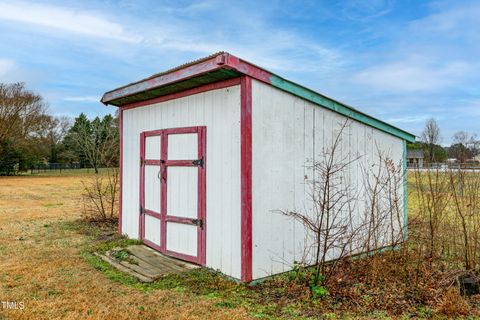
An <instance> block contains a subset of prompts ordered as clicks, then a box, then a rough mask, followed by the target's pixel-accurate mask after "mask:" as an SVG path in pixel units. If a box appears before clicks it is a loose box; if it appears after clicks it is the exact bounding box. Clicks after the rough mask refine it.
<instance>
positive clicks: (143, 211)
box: [140, 206, 145, 215]
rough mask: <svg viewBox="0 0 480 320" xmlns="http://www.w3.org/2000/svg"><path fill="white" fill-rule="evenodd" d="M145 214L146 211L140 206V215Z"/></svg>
mask: <svg viewBox="0 0 480 320" xmlns="http://www.w3.org/2000/svg"><path fill="white" fill-rule="evenodd" d="M144 213H145V210H144V209H143V207H142V206H140V215H142V214H144Z"/></svg>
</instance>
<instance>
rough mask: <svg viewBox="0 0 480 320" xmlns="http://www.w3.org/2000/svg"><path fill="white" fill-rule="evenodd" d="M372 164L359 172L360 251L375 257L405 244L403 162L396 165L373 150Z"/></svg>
mask: <svg viewBox="0 0 480 320" xmlns="http://www.w3.org/2000/svg"><path fill="white" fill-rule="evenodd" d="M376 149H377V151H376V156H375V158H374V162H373V163H368V164H367V166H366V167H365V166H364V167H363V168H362V173H363V190H364V198H363V202H364V205H365V207H364V209H365V211H364V216H363V225H364V226H365V228H364V230H362V238H361V239H360V241H363V245H362V251H363V252H368V253H370V254H375V253H377V252H378V251H379V249H383V248H385V247H396V246H397V245H399V244H400V243H403V242H404V241H405V234H406V232H405V231H406V227H407V226H406V225H405V224H404V201H403V199H404V181H405V180H404V179H405V171H404V167H403V163H402V161H399V163H395V162H394V161H393V160H392V159H391V158H390V157H389V155H388V154H387V153H386V152H384V151H381V150H380V149H379V148H378V147H377V148H376Z"/></svg>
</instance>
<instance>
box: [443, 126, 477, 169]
mask: <svg viewBox="0 0 480 320" xmlns="http://www.w3.org/2000/svg"><path fill="white" fill-rule="evenodd" d="M452 140H453V143H452V145H451V146H450V148H449V153H450V155H451V156H452V157H453V158H456V159H458V161H460V162H461V163H464V162H466V161H467V160H469V159H471V158H472V157H473V156H475V155H477V154H479V151H480V150H479V149H480V140H479V139H478V137H477V135H476V134H475V133H474V134H470V133H468V132H466V131H457V132H455V134H454V135H453V138H452Z"/></svg>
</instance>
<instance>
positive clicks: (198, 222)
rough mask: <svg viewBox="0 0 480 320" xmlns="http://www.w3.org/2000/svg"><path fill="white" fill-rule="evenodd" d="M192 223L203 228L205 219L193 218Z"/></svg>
mask: <svg viewBox="0 0 480 320" xmlns="http://www.w3.org/2000/svg"><path fill="white" fill-rule="evenodd" d="M192 224H194V225H196V226H198V227H200V228H201V229H202V230H203V219H192Z"/></svg>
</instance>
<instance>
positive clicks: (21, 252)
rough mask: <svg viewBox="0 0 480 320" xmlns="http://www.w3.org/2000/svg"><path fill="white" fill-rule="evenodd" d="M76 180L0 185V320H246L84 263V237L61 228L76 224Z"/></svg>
mask: <svg viewBox="0 0 480 320" xmlns="http://www.w3.org/2000/svg"><path fill="white" fill-rule="evenodd" d="M81 179H82V177H81V176H80V177H79V176H76V177H75V176H71V177H10V178H3V177H2V178H0V301H17V302H20V301H23V302H24V304H25V309H24V310H6V309H2V306H1V304H0V319H2V318H7V319H116V320H119V319H246V318H249V316H248V314H247V313H246V311H245V310H244V309H243V308H235V309H224V308H219V307H217V306H215V303H216V300H215V299H207V298H205V297H202V296H200V295H195V294H192V293H189V292H177V291H175V290H152V291H148V292H143V291H140V290H138V289H135V288H133V287H130V286H126V285H122V284H120V283H117V282H114V281H111V280H109V279H107V278H106V277H105V275H104V274H103V273H101V272H100V271H97V270H95V269H94V268H93V267H92V266H90V265H89V264H87V263H86V261H85V259H84V258H83V257H82V255H81V252H80V248H81V246H82V245H84V244H85V243H86V242H87V241H89V240H88V237H87V236H86V235H82V234H79V233H78V232H76V231H74V230H72V229H69V228H65V227H64V224H63V223H62V222H68V221H74V220H76V219H78V218H79V217H80V213H81V212H80V211H81V206H80V205H79V200H80V194H81V189H82V184H81Z"/></svg>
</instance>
